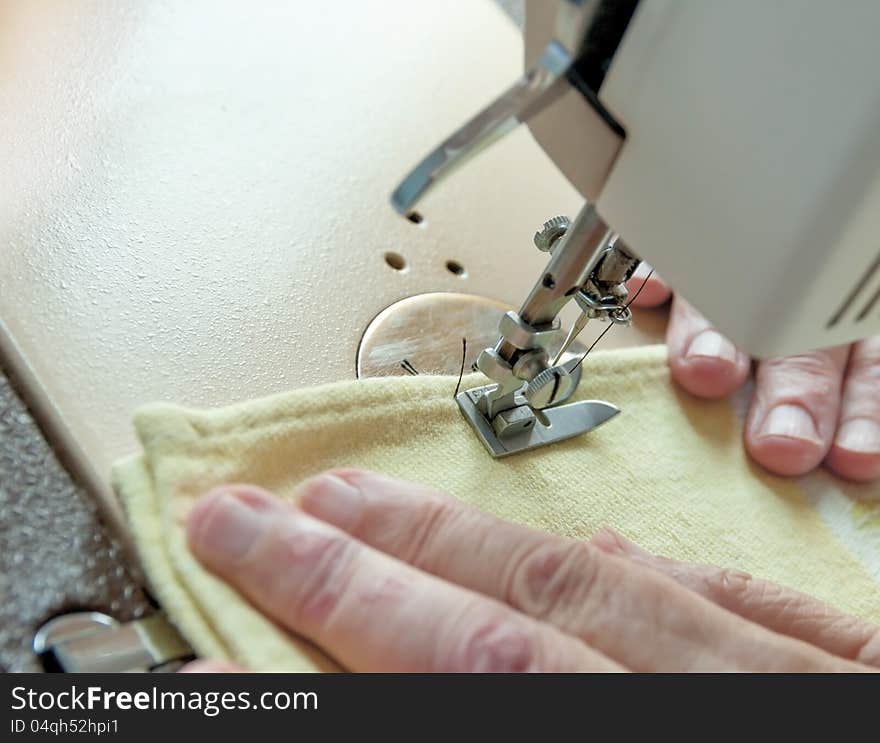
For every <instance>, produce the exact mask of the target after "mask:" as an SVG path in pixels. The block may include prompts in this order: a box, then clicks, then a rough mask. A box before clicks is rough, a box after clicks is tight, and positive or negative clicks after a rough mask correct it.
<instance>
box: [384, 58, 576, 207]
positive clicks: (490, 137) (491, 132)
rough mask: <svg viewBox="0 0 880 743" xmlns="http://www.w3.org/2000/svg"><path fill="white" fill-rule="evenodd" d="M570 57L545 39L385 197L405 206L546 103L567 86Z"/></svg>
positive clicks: (410, 204) (412, 202)
mask: <svg viewBox="0 0 880 743" xmlns="http://www.w3.org/2000/svg"><path fill="white" fill-rule="evenodd" d="M571 62H572V60H571V57H570V56H569V54H568V52H567V51H566V50H565V48H564V47H563V46H562V45H561V44H559V43H558V42H556V41H553V42H551V43H549V44H548V45H547V47H546V48H545V49H544V53H543V54H542V55H541V58H540V59H539V60H538V63H537V65H535V67H533V68H532V69H531V70H529V71H528V72H526V73H525V74H524V75H523V76H522V77H521V78H520V79H519V80H517V81H516V83H514V84H513V85H512V86H511V87H510V88H508V89H507V90H506V91H505V92H504V93H502V94H501V95H500V96H499V97H498V98H496V99H495V100H494V101H493V102H492V103H490V104H489V105H488V106H487V107H486V108H484V109H483V110H482V111H480V113H478V114H477V115H476V116H474V117H473V118H472V119H471V120H470V121H468V122H467V123H465V124H464V125H463V126H462V127H461V128H459V129H458V130H457V131H455V132H454V133H453V134H452V135H451V136H449V137H447V138H446V139H445V140H444V141H443V142H441V143H440V145H439V146H438V147H437V148H436V149H434V150H433V151H432V152H431V153H430V154H429V155H428V156H427V157H425V158H424V159H423V160H422V161H421V162H420V163H419V164H418V165H416V167H415V168H413V169H412V171H410V173H409V175H407V176H406V178H405V179H404V180H403V181H402V182H401V183H400V185H399V186H398V187H397V188H396V189H395V191H394V193H393V194H391V203H392V205H393V206H394V208H395V209H396V210H397V212H398V213H400V214H406V213H408V212H409V211H411V210H412V208H413V207H414V206H415V205H416V203H417V202H418V201H419V200H420V199H421V198H422V197H423V196H424V195H425V194H426V193H427V192H428V191H429V190H430V189H431V188H432V187H433V186H434V185H435V184H436V183H438V182H439V181H441V180H443V179H444V178H445V177H446V176H448V175H449V174H450V173H452V172H453V171H454V170H455V169H456V168H458V167H459V166H460V165H463V164H464V163H465V162H467V161H468V160H469V159H470V158H471V157H473V156H474V155H476V154H477V153H479V152H480V151H482V150H483V149H485V148H486V147H488V146H489V145H491V144H493V143H494V142H496V141H497V140H499V139H500V138H501V137H503V136H504V135H505V134H507V133H508V132H510V131H511V130H513V129H515V128H516V127H517V126H518V125H519V124H521V123H523V122H525V121H528V120H529V119H530V118H531V117H532V116H534V115H535V114H537V113H538V112H540V111H542V110H543V109H544V108H546V107H547V106H549V105H550V104H552V103H553V102H554V101H555V100H556V99H557V98H558V97H559V96H560V95H561V94H562V93H564V92H565V90H566V89H567V88H568V86H569V83H568V81H567V79H566V73H567V72H568V69H569V67H570V66H571Z"/></svg>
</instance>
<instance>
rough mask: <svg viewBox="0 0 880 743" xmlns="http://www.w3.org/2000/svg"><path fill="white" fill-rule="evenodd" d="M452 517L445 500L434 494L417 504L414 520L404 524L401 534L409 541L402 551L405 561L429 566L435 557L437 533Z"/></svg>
mask: <svg viewBox="0 0 880 743" xmlns="http://www.w3.org/2000/svg"><path fill="white" fill-rule="evenodd" d="M452 517H453V512H452V509H451V508H450V505H449V503H448V502H447V501H445V500H443V499H442V498H440V497H438V496H436V495H429V496H428V497H427V498H425V500H424V501H423V502H422V503H421V504H419V506H418V513H417V515H416V517H415V519H414V522H411V523H409V524H406V525H404V526H405V527H406V528H405V529H404V533H403V534H402V535H401V537H402V538H403V539H406V540H408V541H409V548H408V549H407V550H405V551H404V554H405V560H406V562H409V563H410V564H412V565H414V566H416V567H425V566H430V565H431V564H432V563H433V560H434V557H435V555H434V552H435V544H436V542H437V539H436V537H437V533H438V531H440V529H441V528H442V527H443V525H444V524H445V523H446V522H447V521H448V520H449V519H450V518H452ZM413 524H415V528H414V529H413V528H412V527H413Z"/></svg>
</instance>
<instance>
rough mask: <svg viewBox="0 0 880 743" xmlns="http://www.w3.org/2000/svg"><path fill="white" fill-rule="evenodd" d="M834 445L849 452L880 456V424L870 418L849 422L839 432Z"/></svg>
mask: <svg viewBox="0 0 880 743" xmlns="http://www.w3.org/2000/svg"><path fill="white" fill-rule="evenodd" d="M834 443H835V444H836V445H837V446H839V447H840V448H841V449H847V450H848V451H854V452H860V453H863V454H880V423H877V422H876V421H872V420H871V419H870V418H853V419H852V420H848V421H846V422H845V423H844V424H843V425H841V427H840V428H839V429H838V430H837V438H836V439H835V441H834Z"/></svg>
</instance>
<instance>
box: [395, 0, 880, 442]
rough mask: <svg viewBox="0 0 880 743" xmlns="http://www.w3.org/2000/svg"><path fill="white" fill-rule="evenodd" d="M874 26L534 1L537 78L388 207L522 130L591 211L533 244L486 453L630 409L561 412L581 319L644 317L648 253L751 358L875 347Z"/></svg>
mask: <svg viewBox="0 0 880 743" xmlns="http://www.w3.org/2000/svg"><path fill="white" fill-rule="evenodd" d="M877 28H880V6H878V5H877V4H876V3H852V4H848V5H846V6H845V7H839V6H833V5H831V4H829V3H826V2H802V1H801V0H797V1H796V2H791V1H789V2H784V1H783V2H774V3H764V2H755V1H752V2H737V3H730V2H690V3H686V2H678V1H677V0H650V2H648V1H647V0H642V1H641V2H640V1H639V0H558V2H539V1H537V0H532V1H530V2H528V3H527V18H526V26H525V34H526V72H525V73H524V74H523V76H522V77H521V78H520V79H519V80H518V81H516V82H515V83H514V84H513V86H512V87H510V88H508V89H507V90H505V91H504V92H502V93H501V94H500V95H499V97H498V98H496V99H495V100H494V101H492V102H491V103H489V105H488V106H486V108H484V109H483V110H482V111H481V112H479V113H478V114H477V115H476V116H474V117H473V118H472V119H470V120H469V121H467V122H466V123H464V124H463V125H462V126H461V127H460V128H459V129H457V130H456V131H455V132H454V133H453V134H451V135H450V136H449V137H448V138H447V139H445V140H444V141H443V142H442V143H441V144H440V145H439V146H438V147H437V148H436V149H434V150H433V151H432V152H430V154H428V155H427V156H426V157H425V158H424V159H423V160H422V161H421V162H420V163H419V164H418V165H417V166H416V167H415V168H414V169H413V170H412V171H411V172H410V173H409V174H408V175H407V176H406V178H405V179H404V180H403V181H402V182H401V183H400V185H399V186H398V187H397V189H396V190H395V191H394V193H393V195H392V202H393V205H394V207H395V209H396V210H397V211H398V212H400V213H401V214H404V215H406V214H409V213H411V211H412V210H413V209H414V208H415V206H416V205H417V203H418V202H419V201H420V200H421V198H422V197H423V196H424V195H425V194H426V193H427V192H428V191H429V189H431V188H432V187H433V186H434V185H435V184H437V183H438V182H439V181H441V180H443V179H444V178H446V177H447V176H448V175H449V174H450V173H451V172H452V171H454V170H455V169H456V168H458V167H459V166H460V165H461V164H462V163H464V162H466V161H467V160H469V159H470V158H471V157H472V156H473V155H474V154H476V153H478V152H479V151H481V150H482V149H484V148H485V147H486V146H488V145H490V144H491V143H493V142H494V141H495V140H496V139H498V138H500V137H501V136H503V135H504V134H506V133H507V132H508V131H510V130H511V129H512V128H513V127H515V126H516V125H517V124H520V123H526V124H527V125H528V126H529V128H530V129H531V130H532V133H533V135H534V136H535V138H536V140H537V141H538V142H539V143H540V144H541V145H542V147H543V148H544V150H545V151H546V152H547V154H548V155H549V156H550V157H551V158H552V159H553V160H554V162H555V163H556V165H557V166H558V167H559V168H560V170H561V171H562V172H563V173H565V174H566V176H567V177H568V178H569V180H570V181H571V182H572V184H573V185H574V186H575V187H576V188H577V189H578V191H579V192H580V194H581V195H582V196H583V197H584V198H585V199H587V201H586V204H585V205H584V206H583V208H582V209H581V210H580V212H579V213H578V214H577V216H576V217H575V218H574V220H573V221H569V220H568V218H566V217H559V216H557V217H553V218H551V219H550V220H549V221H548V222H546V223H545V224H544V227H543V229H541V230H540V231H539V232H538V233H536V234H535V238H534V241H535V245H536V247H537V248H538V249H540V250H542V251H545V252H547V253H549V254H550V256H551V257H550V260H549V261H548V263H547V265H546V267H545V268H544V269H543V271H542V272H541V273H540V275H539V277H538V279H537V281H536V283H535V285H534V287H533V288H532V290H531V291H530V293H529V294H528V296H527V297H526V299H525V301H524V302H523V303H522V305H521V308H520V310H519V312H513V311H510V312H507V313H506V314H505V315H504V317H503V319H502V320H501V323H500V327H499V332H500V338H499V340H498V342H497V343H496V344H495V345H494V346H491V347H489V348H486V349H485V350H483V351H482V352H481V353H480V355H479V357H478V359H477V362H476V366H477V367H478V368H479V369H480V371H482V372H483V373H484V374H485V375H486V376H487V377H489V378H490V379H491V380H493V383H492V384H490V385H486V386H484V387H481V388H478V389H473V390H468V391H465V392H461V393H459V394H458V396H457V400H458V403H459V405H460V407H461V409H462V411H463V412H464V414H465V416H466V417H467V419H468V421H469V422H470V423H471V425H472V426H473V428H474V430H475V431H476V433H477V435H478V436H479V437H480V439H481V440H482V441H483V443H484V444H485V446H486V448H487V449H488V450H489V452H490V453H491V454H492V455H493V456H505V455H507V454H512V453H516V452H519V451H523V450H526V449H531V448H534V447H536V446H543V445H546V444H550V443H553V442H555V441H560V440H562V439H566V438H570V437H572V436H576V435H578V434H581V433H584V432H586V431H589V430H591V429H593V428H594V427H596V426H597V425H600V424H601V423H603V422H604V421H606V420H608V419H609V418H610V417H612V416H613V415H614V414H615V413H616V412H617V409H616V408H615V407H614V406H613V405H611V404H610V403H606V402H601V401H596V400H590V401H580V402H577V403H570V404H567V405H564V404H563V403H565V401H566V400H568V399H569V398H570V397H571V396H572V394H573V393H574V391H575V389H576V387H577V385H578V382H579V380H580V375H581V361H582V359H583V356H581V357H580V358H577V357H571V358H568V359H566V358H565V354H566V351H567V350H568V349H569V348H570V346H571V344H572V342H573V341H574V339H575V338H576V337H577V335H578V334H579V333H580V331H581V330H582V329H583V327H584V326H585V325H586V323H587V322H588V321H589V320H600V321H603V322H606V323H619V324H629V323H630V322H631V320H632V313H631V312H630V310H629V307H628V292H627V288H626V282H627V281H628V280H629V279H630V278H631V277H632V276H633V273H634V272H635V270H636V268H637V267H638V265H639V263H640V257H639V256H641V255H645V256H647V257H649V258H650V259H651V261H652V263H653V265H655V266H656V267H657V268H658V269H659V270H660V272H661V273H662V275H663V276H664V278H666V279H667V280H668V281H669V282H670V283H671V285H672V286H673V287H674V288H675V289H676V290H677V291H680V292H682V293H683V295H684V296H686V297H688V299H689V300H690V301H691V302H693V303H694V304H695V305H696V306H697V307H698V308H699V309H700V310H701V311H703V312H704V314H706V315H707V316H708V317H709V318H710V319H711V320H713V321H714V322H715V324H716V325H717V326H718V327H719V328H720V329H721V330H722V331H723V332H724V333H726V334H727V335H728V336H729V337H730V338H731V339H733V340H734V341H735V342H736V343H737V344H738V345H739V346H740V347H741V348H743V349H744V350H746V351H748V352H750V353H751V354H752V355H754V356H759V357H760V356H768V355H787V354H791V353H794V352H798V351H804V350H808V349H811V348H816V347H826V346H831V345H836V344H840V343H846V342H851V341H853V340H856V339H859V338H862V337H865V336H867V335H872V334H874V333H877V332H880V254H878V253H877V245H878V235H880V84H878V80H877V52H876V48H877V47H876V43H877V39H876V29H877ZM499 260H500V261H503V260H504V257H499ZM570 301H573V302H575V303H576V304H577V306H578V307H579V309H580V312H581V314H580V317H579V318H578V320H577V321H576V322H575V323H574V324H573V325H572V327H571V329H570V330H569V332H568V334H567V336H566V338H565V340H564V341H563V342H562V345H561V347H555V348H552V349H551V346H552V345H553V344H554V343H555V344H557V345H558V341H559V333H560V321H559V318H558V314H559V312H560V310H562V308H563V307H564V306H565V305H566V304H567V303H569V302H570Z"/></svg>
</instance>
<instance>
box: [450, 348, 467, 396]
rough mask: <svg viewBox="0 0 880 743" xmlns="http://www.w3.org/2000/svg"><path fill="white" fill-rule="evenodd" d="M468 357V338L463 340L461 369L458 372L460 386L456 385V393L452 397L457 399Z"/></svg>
mask: <svg viewBox="0 0 880 743" xmlns="http://www.w3.org/2000/svg"><path fill="white" fill-rule="evenodd" d="M466 355H467V338H462V339H461V369H459V370H458V384H456V385H455V392H453V393H452V397H453V398H455V397H456V396H457V395H458V390H459V388H460V387H461V380H462V378H463V377H464V358H465V356H466Z"/></svg>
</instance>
